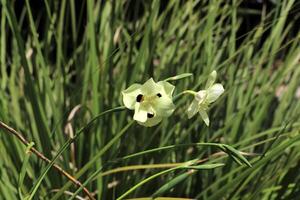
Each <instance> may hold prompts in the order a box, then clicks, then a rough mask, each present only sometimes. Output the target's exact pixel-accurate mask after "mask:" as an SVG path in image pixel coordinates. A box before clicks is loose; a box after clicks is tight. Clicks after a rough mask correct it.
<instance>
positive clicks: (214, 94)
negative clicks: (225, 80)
mask: <svg viewBox="0 0 300 200" xmlns="http://www.w3.org/2000/svg"><path fill="white" fill-rule="evenodd" d="M207 91H208V94H207V101H208V102H209V103H212V102H214V101H216V100H217V99H218V98H219V96H220V95H221V94H222V93H223V92H224V88H223V85H221V84H220V83H216V84H214V85H213V86H211V87H210V88H209V89H208V90H207Z"/></svg>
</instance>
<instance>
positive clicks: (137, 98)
mask: <svg viewBox="0 0 300 200" xmlns="http://www.w3.org/2000/svg"><path fill="white" fill-rule="evenodd" d="M142 100H143V95H142V94H139V95H137V97H136V102H141V101H142Z"/></svg>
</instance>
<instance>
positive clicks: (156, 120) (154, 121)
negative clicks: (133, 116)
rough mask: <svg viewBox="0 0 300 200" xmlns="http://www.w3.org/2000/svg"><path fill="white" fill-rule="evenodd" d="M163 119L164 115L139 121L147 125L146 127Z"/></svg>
mask: <svg viewBox="0 0 300 200" xmlns="http://www.w3.org/2000/svg"><path fill="white" fill-rule="evenodd" d="M161 120H162V117H160V116H154V117H153V118H148V119H147V121H146V122H140V121H137V123H138V124H140V125H143V126H146V127H151V126H155V125H157V124H159V123H160V122H161Z"/></svg>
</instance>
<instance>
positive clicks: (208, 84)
mask: <svg viewBox="0 0 300 200" xmlns="http://www.w3.org/2000/svg"><path fill="white" fill-rule="evenodd" d="M216 78H217V72H216V70H214V71H212V72H211V73H210V75H209V77H208V79H207V82H206V85H205V88H206V89H208V88H210V87H211V86H212V85H213V84H214V83H215V82H216Z"/></svg>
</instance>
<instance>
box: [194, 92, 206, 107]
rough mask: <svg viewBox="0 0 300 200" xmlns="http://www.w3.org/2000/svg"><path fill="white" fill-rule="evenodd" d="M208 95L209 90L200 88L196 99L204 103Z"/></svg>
mask: <svg viewBox="0 0 300 200" xmlns="http://www.w3.org/2000/svg"><path fill="white" fill-rule="evenodd" d="M206 97H207V90H200V91H199V92H197V93H196V95H195V99H196V100H197V101H198V104H200V103H202V102H203V101H204V100H205V99H206Z"/></svg>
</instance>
